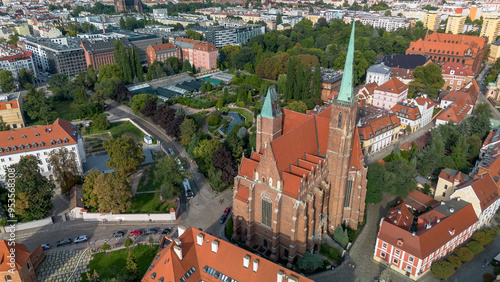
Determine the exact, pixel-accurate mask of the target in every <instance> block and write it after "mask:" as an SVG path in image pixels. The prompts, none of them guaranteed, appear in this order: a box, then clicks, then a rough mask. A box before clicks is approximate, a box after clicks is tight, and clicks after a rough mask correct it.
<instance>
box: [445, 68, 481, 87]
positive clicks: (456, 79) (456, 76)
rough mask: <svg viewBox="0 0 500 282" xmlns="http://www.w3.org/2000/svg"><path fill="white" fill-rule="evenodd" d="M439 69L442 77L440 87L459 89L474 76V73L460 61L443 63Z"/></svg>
mask: <svg viewBox="0 0 500 282" xmlns="http://www.w3.org/2000/svg"><path fill="white" fill-rule="evenodd" d="M441 71H442V74H443V79H444V85H443V87H442V89H450V90H460V89H461V88H462V87H464V86H466V85H467V84H469V83H470V82H471V81H472V80H473V79H474V76H475V73H474V72H473V71H472V70H471V69H469V68H466V67H465V66H464V65H462V64H461V63H452V62H448V63H445V64H444V65H443V66H442V67H441ZM448 87H449V88H448Z"/></svg>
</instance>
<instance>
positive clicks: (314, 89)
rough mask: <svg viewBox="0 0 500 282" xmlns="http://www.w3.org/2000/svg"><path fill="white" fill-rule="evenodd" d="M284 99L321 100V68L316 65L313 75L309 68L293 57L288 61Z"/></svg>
mask: <svg viewBox="0 0 500 282" xmlns="http://www.w3.org/2000/svg"><path fill="white" fill-rule="evenodd" d="M284 97H285V99H286V100H287V101H290V100H306V99H308V98H315V99H319V98H321V68H320V66H319V63H316V66H315V68H314V73H312V71H311V67H309V66H306V67H304V65H303V64H302V63H299V62H298V61H297V60H295V58H294V57H292V58H290V59H289V60H288V67H287V74H286V84H285V89H284Z"/></svg>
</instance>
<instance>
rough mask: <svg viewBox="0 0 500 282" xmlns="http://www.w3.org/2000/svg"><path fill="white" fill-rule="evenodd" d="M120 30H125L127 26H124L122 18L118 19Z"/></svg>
mask: <svg viewBox="0 0 500 282" xmlns="http://www.w3.org/2000/svg"><path fill="white" fill-rule="evenodd" d="M120 28H121V29H126V28H127V25H126V24H125V20H124V19H123V17H120Z"/></svg>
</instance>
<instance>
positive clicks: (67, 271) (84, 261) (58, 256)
mask: <svg viewBox="0 0 500 282" xmlns="http://www.w3.org/2000/svg"><path fill="white" fill-rule="evenodd" d="M91 259H92V253H91V252H90V251H89V250H81V251H59V252H49V253H48V254H47V256H46V257H45V259H44V261H43V262H42V264H41V265H40V267H39V268H38V271H37V277H38V281H58V282H59V281H61V282H62V281H80V280H81V275H80V274H81V273H84V272H87V271H88V268H87V265H88V264H89V262H90V260H91Z"/></svg>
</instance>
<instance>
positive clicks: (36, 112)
mask: <svg viewBox="0 0 500 282" xmlns="http://www.w3.org/2000/svg"><path fill="white" fill-rule="evenodd" d="M24 110H25V111H26V113H27V114H28V116H29V117H30V118H31V119H33V120H37V119H41V120H45V124H49V120H52V117H53V114H54V111H53V107H52V104H51V103H50V101H49V100H48V99H47V98H45V91H44V90H43V89H40V90H36V89H34V88H32V89H30V91H29V92H28V94H27V96H26V102H25V103H24Z"/></svg>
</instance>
